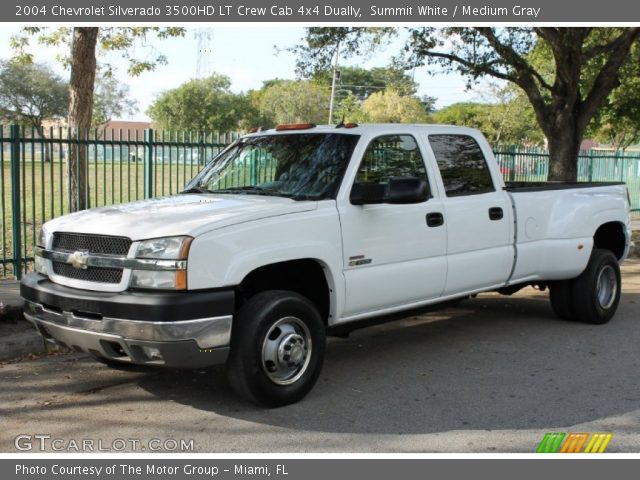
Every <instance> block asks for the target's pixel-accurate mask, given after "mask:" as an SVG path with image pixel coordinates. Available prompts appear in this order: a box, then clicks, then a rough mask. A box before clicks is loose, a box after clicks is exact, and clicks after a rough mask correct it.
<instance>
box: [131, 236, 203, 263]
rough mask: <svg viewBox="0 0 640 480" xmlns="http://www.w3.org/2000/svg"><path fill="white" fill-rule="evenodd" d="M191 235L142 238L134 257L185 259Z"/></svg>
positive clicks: (187, 254)
mask: <svg viewBox="0 0 640 480" xmlns="http://www.w3.org/2000/svg"><path fill="white" fill-rule="evenodd" d="M192 240H193V238H191V237H164V238H154V239H151V240H144V241H142V242H140V245H138V250H137V251H136V258H157V259H166V260H186V259H187V257H188V256H189V247H190V246H191V241H192Z"/></svg>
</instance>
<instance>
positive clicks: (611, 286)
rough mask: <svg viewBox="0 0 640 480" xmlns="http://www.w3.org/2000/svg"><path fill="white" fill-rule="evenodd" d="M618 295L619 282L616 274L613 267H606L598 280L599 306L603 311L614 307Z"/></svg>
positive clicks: (597, 295)
mask: <svg viewBox="0 0 640 480" xmlns="http://www.w3.org/2000/svg"><path fill="white" fill-rule="evenodd" d="M617 293H618V281H617V277H616V272H615V270H614V269H613V267H611V265H605V266H604V268H603V269H602V270H600V273H598V279H597V280H596V297H597V299H598V304H599V305H600V308H602V309H603V310H606V309H608V308H609V307H611V305H613V302H614V301H615V299H616V295H617Z"/></svg>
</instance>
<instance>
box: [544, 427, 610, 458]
mask: <svg viewBox="0 0 640 480" xmlns="http://www.w3.org/2000/svg"><path fill="white" fill-rule="evenodd" d="M589 435H590V434H589V433H584V432H578V433H570V434H569V435H567V434H566V433H557V432H556V433H547V434H545V436H544V438H543V439H542V442H540V445H538V448H537V449H536V452H537V453H580V452H581V451H582V447H583V446H584V444H585V443H587V440H589V442H588V443H587V446H586V448H585V449H584V451H583V453H604V451H605V450H606V448H607V446H608V445H609V442H610V441H611V439H612V438H613V434H611V433H594V434H593V435H592V436H591V438H590V439H589ZM565 437H566V439H565ZM563 440H564V443H563ZM561 446H562V449H560V447H561ZM558 450H559V451H558Z"/></svg>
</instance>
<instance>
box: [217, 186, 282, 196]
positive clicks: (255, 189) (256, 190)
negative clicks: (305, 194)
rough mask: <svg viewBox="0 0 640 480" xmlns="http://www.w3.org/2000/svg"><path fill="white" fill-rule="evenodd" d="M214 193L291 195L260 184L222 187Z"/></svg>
mask: <svg viewBox="0 0 640 480" xmlns="http://www.w3.org/2000/svg"><path fill="white" fill-rule="evenodd" d="M214 193H248V194H250V195H271V196H278V197H287V196H289V195H288V194H286V193H282V192H279V191H278V190H272V189H269V188H263V187H260V186H259V185H253V186H245V187H230V188H221V189H220V190H215V191H214Z"/></svg>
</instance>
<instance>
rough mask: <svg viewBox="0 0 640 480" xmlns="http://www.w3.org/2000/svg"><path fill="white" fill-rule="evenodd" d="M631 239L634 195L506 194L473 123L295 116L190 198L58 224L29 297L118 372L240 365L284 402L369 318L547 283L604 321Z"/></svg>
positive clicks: (257, 138)
mask: <svg viewBox="0 0 640 480" xmlns="http://www.w3.org/2000/svg"><path fill="white" fill-rule="evenodd" d="M630 237H631V235H630V220H629V198H628V192H627V189H626V187H625V185H624V184H618V183H575V184H569V183H526V184H506V185H505V183H504V182H503V179H502V176H501V174H500V170H499V167H498V164H497V162H496V160H495V158H494V156H493V154H492V151H491V148H490V147H489V145H488V143H487V142H486V140H485V139H484V137H483V136H482V134H481V133H480V132H478V131H476V130H473V129H468V128H460V127H451V126H441V125H362V126H358V125H354V124H347V125H339V126H337V127H336V126H318V127H316V126H314V125H311V124H304V125H284V126H280V127H278V128H276V129H274V130H268V131H262V132H257V133H253V134H249V135H246V136H244V137H242V138H241V139H239V140H238V141H236V142H235V143H233V144H232V145H230V146H229V147H228V148H226V149H225V150H224V151H223V152H222V153H221V154H220V155H218V156H217V157H216V158H215V159H214V160H212V161H211V162H210V163H209V164H208V165H207V166H205V167H204V168H203V169H202V171H201V172H200V173H198V175H197V176H196V177H195V178H194V179H193V180H191V182H190V183H189V184H188V185H187V186H186V188H185V190H184V191H183V192H182V193H181V194H179V195H176V196H172V197H165V198H157V199H153V200H143V201H137V202H133V203H128V204H123V205H112V206H107V207H102V208H97V209H93V210H87V211H82V212H78V213H74V214H71V215H66V216H63V217H60V218H56V219H54V220H51V221H49V222H47V223H46V224H45V225H44V226H43V228H42V232H41V234H40V236H39V242H38V246H37V251H36V257H35V270H36V271H35V272H34V273H31V274H28V275H26V276H25V277H24V279H23V280H22V283H21V295H22V297H23V298H24V300H25V315H26V317H27V318H28V319H29V320H30V321H31V322H33V323H34V324H35V326H36V328H37V329H38V331H39V332H40V333H41V334H42V335H43V336H44V337H45V338H47V339H49V340H52V341H57V342H59V343H61V344H63V345H66V346H68V347H70V348H73V349H75V350H79V351H84V352H88V353H90V354H91V355H93V356H94V357H95V358H96V359H98V360H100V361H102V362H105V363H107V364H112V365H118V364H124V363H129V364H131V363H132V364H143V365H162V366H168V367H194V368H195V367H203V366H208V365H214V364H218V363H226V365H227V369H228V373H229V378H230V381H231V384H232V386H233V387H234V389H235V390H236V391H237V392H238V393H239V394H240V395H242V396H243V397H245V398H247V399H249V400H251V401H254V402H256V403H259V404H263V405H267V406H277V405H284V404H288V403H292V402H295V401H297V400H299V399H301V398H302V397H303V396H304V395H305V394H306V393H307V392H308V391H309V390H310V389H311V388H312V387H313V385H314V383H315V382H316V380H317V378H318V375H319V373H320V369H321V366H322V362H323V357H324V351H325V335H326V334H327V333H331V332H332V331H335V330H337V329H351V328H354V326H355V325H358V321H360V320H365V319H371V318H373V317H386V316H390V315H392V314H397V313H398V312H403V311H414V310H417V309H421V308H423V307H426V306H428V305H432V304H436V303H442V302H446V301H449V300H454V299H459V298H465V297H468V296H470V295H474V294H477V293H480V292H486V291H499V292H501V293H506V294H511V293H513V292H515V291H517V290H518V289H520V288H522V287H524V286H528V285H534V286H537V287H539V288H543V289H544V288H547V287H548V288H549V291H550V298H551V304H552V306H553V310H554V311H555V313H556V314H557V315H558V316H559V317H561V318H563V319H575V320H580V321H583V322H588V323H593V324H601V323H606V322H608V321H609V320H610V319H611V317H612V316H613V315H614V313H615V311H616V308H617V306H618V301H619V298H620V291H621V284H620V268H619V264H620V262H622V261H623V260H624V259H625V257H626V255H627V253H628V251H629V245H630Z"/></svg>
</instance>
